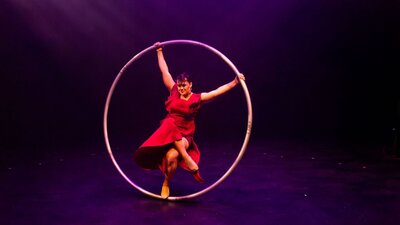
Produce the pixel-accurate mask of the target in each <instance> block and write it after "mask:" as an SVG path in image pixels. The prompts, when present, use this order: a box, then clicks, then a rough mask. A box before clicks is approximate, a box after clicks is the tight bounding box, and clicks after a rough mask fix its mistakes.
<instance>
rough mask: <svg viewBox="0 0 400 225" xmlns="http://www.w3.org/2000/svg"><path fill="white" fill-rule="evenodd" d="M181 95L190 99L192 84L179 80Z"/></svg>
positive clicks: (177, 82)
mask: <svg viewBox="0 0 400 225" xmlns="http://www.w3.org/2000/svg"><path fill="white" fill-rule="evenodd" d="M176 84H177V86H178V91H179V94H180V95H181V96H183V97H188V96H189V95H190V94H191V93H192V82H190V83H189V82H188V81H187V80H185V81H180V80H177V81H176Z"/></svg>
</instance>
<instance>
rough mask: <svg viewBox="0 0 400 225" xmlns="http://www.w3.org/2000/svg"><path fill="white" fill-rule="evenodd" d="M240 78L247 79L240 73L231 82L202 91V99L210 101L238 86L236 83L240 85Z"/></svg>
mask: <svg viewBox="0 0 400 225" xmlns="http://www.w3.org/2000/svg"><path fill="white" fill-rule="evenodd" d="M239 79H241V80H245V77H244V75H243V74H239V76H237V77H235V79H234V80H232V81H231V82H229V83H227V84H224V85H222V86H220V87H219V88H217V89H215V90H213V91H210V92H203V93H201V100H202V101H204V102H208V101H211V100H213V99H215V98H216V97H218V96H220V95H222V94H225V93H226V92H228V91H230V90H231V89H232V88H234V87H236V85H238V83H239Z"/></svg>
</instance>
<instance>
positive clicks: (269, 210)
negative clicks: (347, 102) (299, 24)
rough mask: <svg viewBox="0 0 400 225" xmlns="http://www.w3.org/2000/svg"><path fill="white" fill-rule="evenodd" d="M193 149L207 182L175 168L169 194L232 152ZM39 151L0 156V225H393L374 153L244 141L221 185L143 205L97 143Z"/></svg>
mask: <svg viewBox="0 0 400 225" xmlns="http://www.w3.org/2000/svg"><path fill="white" fill-rule="evenodd" d="M116 149H117V150H114V152H115V154H116V158H117V160H119V163H120V166H121V168H122V169H123V170H124V171H125V172H126V174H127V175H128V176H129V177H131V179H132V180H134V181H135V182H136V183H138V184H139V185H141V186H142V187H144V188H145V189H147V190H150V191H153V192H157V193H158V192H159V189H160V185H161V181H162V176H161V174H160V173H159V172H158V171H143V170H141V169H139V168H137V167H136V166H135V165H133V164H131V162H130V161H129V154H130V153H128V152H118V148H116ZM201 149H202V153H203V155H202V157H203V158H202V163H201V164H200V168H201V171H202V175H203V177H204V178H205V179H206V180H207V182H206V183H205V184H198V183H196V182H195V181H194V180H193V179H192V178H191V177H190V176H189V175H188V174H187V173H185V172H183V171H181V170H180V171H179V172H178V174H177V177H176V179H175V180H174V183H173V184H172V194H173V195H185V194H188V193H192V192H195V191H198V190H201V189H202V188H204V187H206V186H207V185H210V184H211V183H212V182H214V181H215V180H216V179H218V178H219V177H220V176H221V175H222V174H223V173H224V172H225V171H226V169H227V168H229V166H230V164H231V163H232V162H233V160H234V158H235V157H236V154H237V153H238V151H239V149H238V146H237V144H232V143H225V144H218V145H212V144H203V145H202V147H201ZM48 152H49V153H48V154H44V156H43V157H42V158H40V157H36V158H35V157H33V158H29V157H28V158H25V159H24V158H23V157H22V158H20V159H18V158H16V157H11V158H9V160H7V159H3V161H4V163H2V165H1V171H0V175H1V185H0V188H1V189H0V191H1V192H0V196H1V202H0V207H1V208H0V210H1V219H0V221H1V222H0V223H1V224H7V225H8V224H18V225H19V224H57V225H63V224H74V225H80V224H82V225H83V224H85V225H87V224H157V225H160V224H276V225H278V224H315V225H324V224H341V225H343V224H351V225H361V224H371V225H372V224H374V225H376V224H381V225H395V224H396V225H397V224H400V161H398V160H396V159H391V158H384V157H383V156H384V155H383V154H381V149H378V148H377V147H365V146H361V145H349V144H347V145H344V144H337V143H332V142H325V143H323V144H306V143H305V142H299V141H265V142H264V143H252V142H250V145H249V147H248V149H247V152H246V154H245V156H244V157H243V159H242V160H241V162H240V163H239V165H238V167H237V168H236V169H235V170H234V171H233V173H232V174H231V175H230V176H229V177H228V178H227V180H225V181H224V182H223V183H222V184H221V185H219V186H217V187H216V188H215V189H213V190H211V191H210V192H208V193H206V194H204V195H202V196H200V197H198V198H195V199H192V200H189V201H183V202H168V201H161V200H157V199H152V198H149V197H147V196H145V195H143V194H142V193H141V192H139V191H138V190H136V189H134V188H133V187H132V186H130V184H129V183H128V182H126V181H125V180H124V179H123V177H122V176H121V175H120V174H119V173H118V172H117V170H116V169H115V167H114V165H113V164H112V162H111V160H110V158H109V156H108V153H107V151H106V149H105V146H103V145H99V146H89V147H80V149H70V150H54V149H53V150H49V151H48ZM68 152H69V153H68ZM79 152H80V153H79Z"/></svg>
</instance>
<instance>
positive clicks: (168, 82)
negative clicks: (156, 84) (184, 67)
mask: <svg viewBox="0 0 400 225" xmlns="http://www.w3.org/2000/svg"><path fill="white" fill-rule="evenodd" d="M155 46H156V47H157V59H158V66H159V67H160V71H161V74H162V79H163V82H164V85H165V87H167V88H168V90H171V89H172V87H173V86H174V85H175V81H174V79H173V78H172V75H171V73H170V72H169V70H168V65H167V62H166V61H165V59H164V54H163V52H162V46H160V43H159V42H157V43H155Z"/></svg>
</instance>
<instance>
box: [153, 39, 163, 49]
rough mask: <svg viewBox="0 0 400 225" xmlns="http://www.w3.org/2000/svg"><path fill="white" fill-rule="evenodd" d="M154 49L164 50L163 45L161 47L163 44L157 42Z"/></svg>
mask: <svg viewBox="0 0 400 225" xmlns="http://www.w3.org/2000/svg"><path fill="white" fill-rule="evenodd" d="M154 47H156V50H158V49H160V48H161V49H162V47H163V46H162V45H161V42H159V41H157V42H156V43H154Z"/></svg>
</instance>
